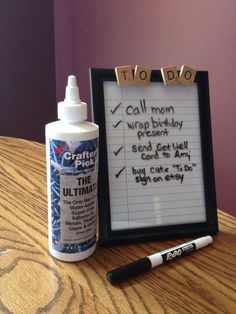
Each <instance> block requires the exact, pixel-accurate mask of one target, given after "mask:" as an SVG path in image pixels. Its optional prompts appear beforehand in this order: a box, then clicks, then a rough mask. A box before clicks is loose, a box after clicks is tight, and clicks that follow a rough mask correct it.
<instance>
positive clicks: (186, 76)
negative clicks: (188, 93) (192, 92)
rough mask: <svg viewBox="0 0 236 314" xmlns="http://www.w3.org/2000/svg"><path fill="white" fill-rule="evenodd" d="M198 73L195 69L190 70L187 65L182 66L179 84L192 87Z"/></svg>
mask: <svg viewBox="0 0 236 314" xmlns="http://www.w3.org/2000/svg"><path fill="white" fill-rule="evenodd" d="M196 73H197V71H196V70H195V69H193V68H190V67H188V66H186V65H182V67H181V69H180V76H179V83H181V84H183V85H188V86H190V85H192V84H193V83H194V80H195V76H196Z"/></svg>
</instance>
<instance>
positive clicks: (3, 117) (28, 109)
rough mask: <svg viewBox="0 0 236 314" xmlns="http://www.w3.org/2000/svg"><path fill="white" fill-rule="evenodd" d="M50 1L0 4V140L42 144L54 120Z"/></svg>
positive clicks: (29, 0) (54, 91) (12, 1)
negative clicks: (45, 126)
mask: <svg viewBox="0 0 236 314" xmlns="http://www.w3.org/2000/svg"><path fill="white" fill-rule="evenodd" d="M53 15H54V7H53V0H49V1H38V0H21V1H19V0H11V1H9V0H1V1H0V135H6V136H13V137H20V138H26V139H30V140H35V141H39V142H44V138H45V136H44V125H45V124H46V123H48V122H50V121H53V120H55V119H56V104H55V103H56V88H55V85H56V77H55V52H54V51H55V50H54V19H53Z"/></svg>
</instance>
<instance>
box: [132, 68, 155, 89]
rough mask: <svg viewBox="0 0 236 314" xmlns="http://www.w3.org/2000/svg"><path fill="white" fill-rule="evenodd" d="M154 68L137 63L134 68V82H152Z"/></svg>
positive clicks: (145, 83)
mask: <svg viewBox="0 0 236 314" xmlns="http://www.w3.org/2000/svg"><path fill="white" fill-rule="evenodd" d="M151 73H152V70H151V69H149V68H146V67H142V66H140V65H136V67H135V70H134V82H135V84H137V85H144V86H147V85H149V83H150V79H151Z"/></svg>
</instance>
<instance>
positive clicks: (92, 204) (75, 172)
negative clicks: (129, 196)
mask: <svg viewBox="0 0 236 314" xmlns="http://www.w3.org/2000/svg"><path fill="white" fill-rule="evenodd" d="M49 144H50V171H51V182H50V183H51V217H50V218H51V222H50V223H51V230H52V245H53V248H54V250H56V251H58V252H62V253H79V252H84V251H86V250H88V249H89V248H91V247H92V246H94V245H95V242H96V211H97V171H98V139H97V138H96V139H93V140H87V141H61V140H55V139H50V140H49Z"/></svg>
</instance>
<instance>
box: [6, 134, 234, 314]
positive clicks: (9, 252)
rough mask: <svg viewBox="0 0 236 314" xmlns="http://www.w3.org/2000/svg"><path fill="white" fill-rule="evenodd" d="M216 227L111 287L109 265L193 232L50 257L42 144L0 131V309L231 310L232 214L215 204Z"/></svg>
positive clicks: (24, 312) (168, 244) (26, 312)
mask: <svg viewBox="0 0 236 314" xmlns="http://www.w3.org/2000/svg"><path fill="white" fill-rule="evenodd" d="M219 227H220V232H219V233H218V235H217V236H215V237H214V242H213V244H212V245H210V246H208V247H207V248H204V249H202V250H200V251H198V252H196V253H194V254H192V255H190V256H187V257H185V258H182V259H179V260H178V261H175V262H173V263H170V264H168V265H162V266H160V267H157V268H155V269H153V270H152V271H150V272H148V273H145V274H143V275H140V276H138V277H136V278H134V279H132V280H129V281H127V282H124V283H122V284H119V285H117V286H112V285H111V284H110V283H109V282H107V280H106V279H105V275H106V272H107V271H108V270H111V269H113V268H115V267H118V266H120V265H123V264H126V263H129V262H131V261H134V260H136V259H138V258H141V257H143V256H146V255H149V254H152V253H154V252H156V251H159V250H162V249H165V248H169V247H171V246H174V245H177V244H180V243H183V242H185V241H188V240H191V239H189V238H185V239H181V240H180V239H178V240H173V241H160V242H158V241H157V242H149V243H142V244H132V245H123V246H116V247H115V246H113V247H109V248H97V250H96V252H95V253H94V255H93V256H91V257H90V258H88V259H87V260H85V261H82V262H78V263H63V262H60V261H58V260H56V259H54V258H52V257H51V256H50V255H49V253H48V238H47V195H46V166H45V147H44V145H42V144H39V143H36V142H31V141H27V140H22V139H14V138H7V137H0V313H22V314H31V313H57V314H59V313H69V314H71V313H72V314H73V313H86V314H87V313H88V314H92V313H125V314H126V313H142V314H145V313H199V314H202V313H208V314H209V313H236V276H235V268H236V241H235V235H236V218H234V217H232V216H230V215H228V214H226V213H224V212H222V211H219Z"/></svg>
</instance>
